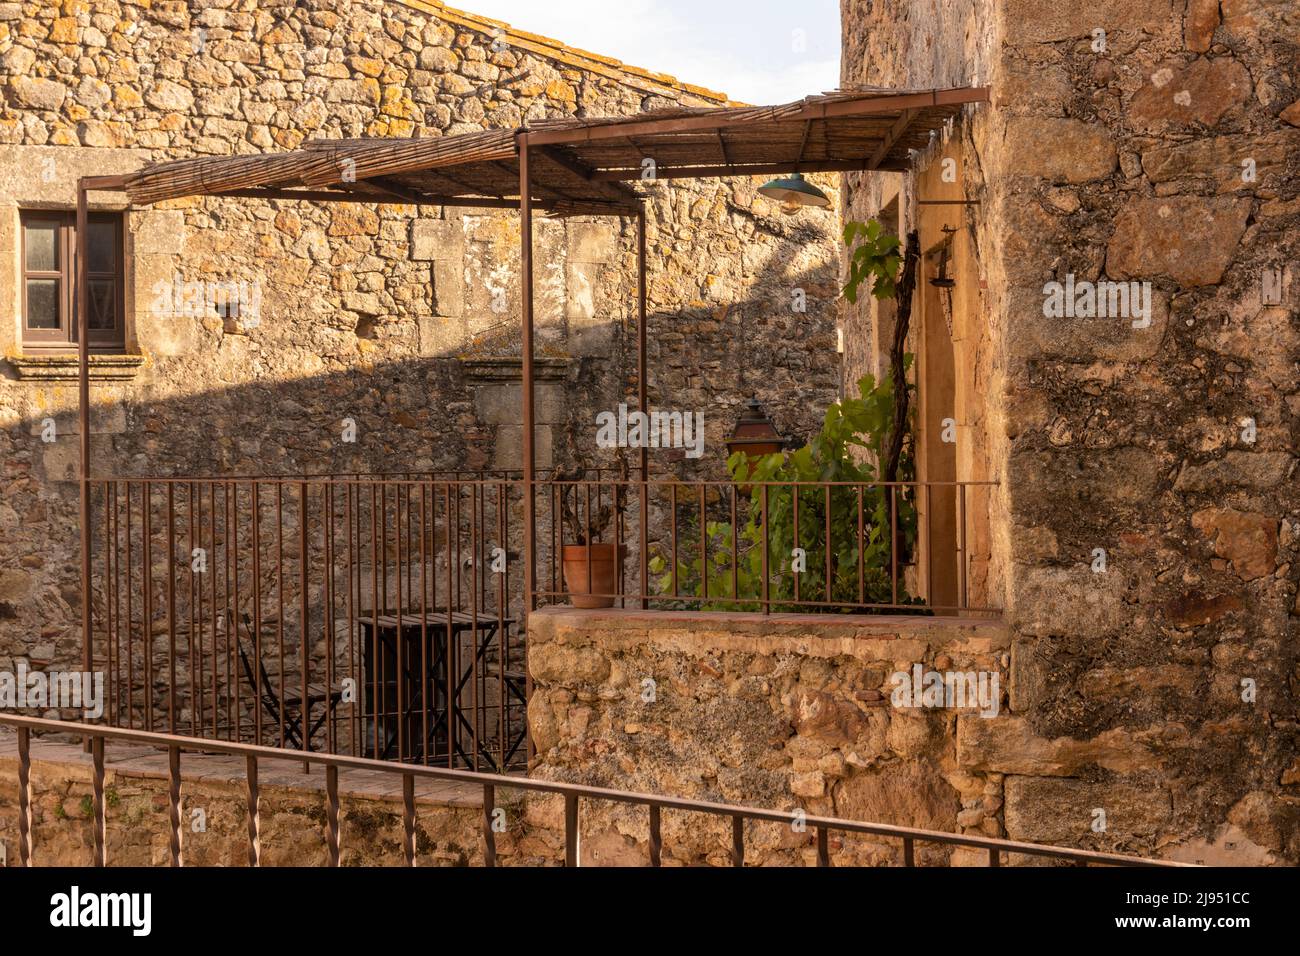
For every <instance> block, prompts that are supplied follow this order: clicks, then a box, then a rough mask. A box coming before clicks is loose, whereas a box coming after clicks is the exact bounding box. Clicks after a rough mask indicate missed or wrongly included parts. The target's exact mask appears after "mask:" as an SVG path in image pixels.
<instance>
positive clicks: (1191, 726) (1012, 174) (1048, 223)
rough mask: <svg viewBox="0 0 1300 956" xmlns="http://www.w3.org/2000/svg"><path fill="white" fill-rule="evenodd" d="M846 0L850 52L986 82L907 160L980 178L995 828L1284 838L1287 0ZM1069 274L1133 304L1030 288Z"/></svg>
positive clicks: (1290, 54)
mask: <svg viewBox="0 0 1300 956" xmlns="http://www.w3.org/2000/svg"><path fill="white" fill-rule="evenodd" d="M842 12H843V24H844V31H845V46H844V50H845V59H844V79H845V81H846V82H869V83H879V84H886V85H890V84H893V85H904V84H910V85H917V86H930V85H945V84H949V83H987V84H989V85H991V87H992V97H993V102H992V103H991V104H990V106H988V107H980V108H975V109H972V110H970V111H968V115H967V116H966V117H965V118H964V119H963V121H962V122H961V123H959V124H957V126H956V128H955V129H954V130H953V131H952V133H951V134H950V135H949V136H948V137H947V138H945V139H943V140H941V141H940V142H937V143H936V145H935V148H934V151H933V154H932V156H931V157H922V160H923V163H922V172H921V173H920V176H921V177H924V176H925V175H926V170H927V169H929V168H930V167H929V166H928V165H927V162H926V161H927V160H933V158H935V157H938V156H942V155H953V156H955V158H957V160H958V170H959V178H958V182H957V183H956V184H955V185H957V186H959V187H960V188H961V190H962V191H963V193H964V194H965V196H966V197H967V198H971V199H976V200H978V201H979V202H980V205H979V206H978V207H973V208H972V209H971V210H970V217H969V219H968V221H967V222H966V223H963V224H961V225H963V226H964V228H966V229H968V230H969V231H970V233H971V235H972V236H974V237H975V238H976V239H977V240H978V256H979V270H980V274H981V278H982V279H983V281H984V283H985V285H986V288H985V289H984V292H983V303H982V310H981V316H980V318H981V321H982V323H983V326H984V331H983V334H984V335H985V336H986V337H987V338H988V347H989V350H990V352H991V354H992V356H993V359H992V365H991V366H990V371H992V373H993V374H992V375H986V376H985V381H986V386H985V388H986V391H987V395H988V399H987V401H988V403H989V405H990V406H991V407H990V410H989V413H988V415H987V416H986V421H987V423H988V427H987V428H986V434H985V436H984V440H985V441H986V443H987V444H986V447H985V448H984V449H982V450H981V452H980V453H981V454H983V455H985V456H986V457H987V458H988V460H989V462H990V463H991V465H990V467H991V472H992V473H993V474H995V475H997V476H999V477H1000V478H1001V480H1002V483H1003V496H1002V503H1001V508H1000V509H998V510H997V511H996V512H995V514H994V516H993V517H994V528H993V531H992V538H993V547H994V550H995V552H997V553H1000V554H1001V555H1002V560H1004V561H1005V563H1006V564H1007V567H1008V571H1007V573H1006V575H1005V577H1004V587H1005V603H1006V606H1007V607H1008V609H1009V610H1008V615H1007V617H1008V623H1009V624H1010V626H1011V629H1012V635H1013V645H1012V650H1011V674H1010V679H1011V683H1010V713H1009V714H1007V715H1005V716H1003V717H1000V718H998V719H997V720H994V721H988V722H983V723H980V724H978V725H974V726H976V727H977V728H978V730H979V734H978V735H977V737H978V739H976V738H971V739H970V740H969V741H967V743H966V744H965V745H964V746H965V747H967V748H969V749H967V751H966V752H967V759H968V762H969V765H970V766H975V767H980V768H983V769H984V770H987V771H999V772H1003V773H1006V774H1007V777H1006V782H1005V800H1006V805H1005V825H1006V830H1007V835H1008V836H1010V837H1012V838H1022V839H1036V840H1037V839H1047V840H1060V841H1062V842H1078V843H1082V844H1086V843H1088V841H1089V840H1092V841H1105V840H1107V839H1108V837H1107V836H1106V835H1105V834H1096V835H1093V834H1092V833H1091V831H1090V830H1088V829H1087V828H1086V823H1087V821H1089V820H1090V819H1092V820H1095V819H1099V816H1098V811H1104V813H1105V817H1106V821H1107V825H1108V826H1109V827H1110V829H1111V830H1112V831H1113V830H1114V829H1115V828H1116V827H1118V826H1120V825H1121V824H1120V823H1119V822H1118V821H1119V820H1121V819H1124V820H1126V821H1128V823H1127V824H1126V825H1127V826H1128V830H1129V833H1130V834H1131V835H1132V839H1133V844H1132V848H1133V849H1135V850H1137V851H1139V852H1144V853H1156V854H1160V855H1167V856H1174V857H1180V858H1188V859H1205V860H1219V861H1237V862H1244V863H1260V862H1290V863H1294V862H1296V861H1297V860H1300V759H1298V757H1297V746H1296V733H1297V728H1298V727H1300V724H1298V723H1297V708H1296V691H1297V682H1298V681H1300V672H1298V671H1297V657H1296V652H1297V631H1298V630H1300V621H1298V620H1297V617H1298V615H1300V604H1298V603H1297V572H1298V569H1300V564H1297V561H1296V557H1297V547H1298V546H1300V534H1298V533H1297V530H1296V529H1297V526H1298V525H1297V523H1298V522H1300V497H1298V496H1297V492H1296V484H1295V481H1294V473H1295V468H1296V459H1295V449H1296V447H1297V443H1296V439H1297V427H1298V424H1300V393H1298V392H1297V390H1296V389H1297V377H1296V374H1295V370H1296V367H1297V366H1296V362H1297V359H1298V358H1300V335H1298V332H1300V328H1298V325H1297V310H1298V309H1300V268H1297V264H1296V263H1297V258H1298V255H1297V253H1298V250H1300V195H1298V193H1297V189H1298V188H1300V187H1298V185H1297V184H1298V183H1300V176H1298V175H1297V173H1300V166H1298V165H1297V164H1298V163H1300V148H1298V147H1300V130H1297V129H1296V126H1297V123H1300V78H1298V77H1297V75H1296V72H1295V64H1296V63H1297V62H1298V61H1300V19H1297V14H1296V11H1295V8H1294V5H1291V4H1285V3H1271V2H1267V0H1241V2H1231V3H1222V4H1216V3H1203V2H1200V0H1188V2H1186V3H1184V2H1183V0H1163V2H1160V3H1155V4H1151V3H1130V2H1126V0H1117V2H1107V3H1102V4H1091V5H1077V4H1076V5H1061V4H1059V3H1047V2H1040V0H990V2H981V3H941V4H938V5H937V14H936V15H934V16H931V8H927V9H926V12H925V15H924V16H922V15H921V14H920V12H919V9H917V8H913V7H912V5H909V4H900V3H887V4H878V3H867V2H857V0H845V2H844V3H843V4H842ZM945 150H949V151H950V152H949V153H945V152H944V151H945ZM892 178H893V177H889V176H868V177H865V178H864V179H862V180H858V179H855V178H853V177H849V178H848V179H847V181H846V201H847V203H848V206H847V209H848V210H850V211H851V214H852V215H855V216H860V215H864V214H867V213H870V212H872V211H874V210H876V209H879V208H881V205H882V203H885V202H888V201H889V199H890V196H891V193H892V192H894V191H900V192H901V193H902V195H903V199H902V205H903V206H904V208H906V207H907V206H908V204H909V203H911V202H912V201H913V200H914V198H915V192H916V190H917V188H918V178H914V177H913V178H906V179H904V181H903V182H902V183H901V186H900V185H898V184H894V185H889V184H888V180H890V179H892ZM932 238H933V237H932ZM924 241H925V237H924V236H923V242H924ZM1070 274H1072V275H1073V277H1074V279H1075V280H1076V281H1078V282H1080V283H1082V282H1085V281H1086V282H1097V281H1106V280H1116V281H1137V282H1149V283H1150V288H1151V310H1150V314H1149V316H1147V317H1145V318H1143V317H1141V316H1137V317H1134V316H1130V315H1120V316H1115V315H1113V314H1112V315H1111V316H1110V317H1088V316H1086V315H1081V316H1079V317H1076V318H1051V317H1047V316H1046V313H1045V312H1044V303H1045V299H1046V297H1047V296H1046V293H1047V292H1048V290H1047V289H1045V284H1047V283H1049V282H1053V281H1056V282H1061V283H1064V282H1065V281H1066V277H1067V275H1070ZM849 321H850V323H851V327H852V328H855V329H856V330H857V331H856V332H855V333H854V334H856V335H858V336H859V337H860V338H865V337H866V336H868V335H869V334H870V331H871V329H872V325H871V317H870V316H865V317H864V316H861V315H859V316H857V317H850V319H849ZM1135 321H1136V322H1137V323H1138V327H1134V322H1135ZM853 322H856V326H854V325H852V323H853ZM857 348H858V349H859V352H860V355H862V356H865V358H861V357H860V358H859V359H858V360H857V361H859V362H860V363H861V362H865V361H869V360H870V357H871V355H872V354H873V352H875V351H876V346H875V345H872V344H865V345H864V344H862V342H859V344H858V346H857ZM850 353H851V350H850ZM851 354H852V353H851ZM959 373H960V374H963V375H966V376H967V377H968V379H969V378H971V377H978V376H980V375H981V371H980V366H978V365H976V366H974V367H968V368H965V369H959ZM846 377H848V376H846ZM995 557H996V555H995ZM1062 739H1069V740H1071V741H1074V742H1075V743H1073V744H1071V746H1070V747H1069V748H1068V753H1062V752H1061V751H1060V748H1059V746H1058V744H1057V743H1056V742H1057V741H1060V740H1062ZM1081 825H1084V826H1085V829H1084V830H1081V829H1080V827H1081ZM1081 832H1084V833H1085V834H1086V838H1084V839H1080V838H1079V837H1078V836H1077V834H1079V833H1081Z"/></svg>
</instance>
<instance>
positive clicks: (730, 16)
mask: <svg viewBox="0 0 1300 956" xmlns="http://www.w3.org/2000/svg"><path fill="white" fill-rule="evenodd" d="M448 5H449V6H453V7H459V8H460V9H462V10H466V11H468V12H470V13H477V14H480V15H481V16H486V17H492V18H493V19H495V20H504V21H505V22H506V23H509V24H510V25H511V26H512V27H517V28H519V29H521V30H527V31H529V32H530V33H540V34H542V35H543V36H547V37H551V38H552V39H555V40H560V41H562V42H563V43H565V44H567V45H569V46H573V47H578V48H579V49H583V50H589V51H591V52H592V53H599V54H601V55H603V56H612V57H615V58H617V59H619V60H622V61H623V62H624V63H627V64H629V65H630V66H639V67H643V68H644V69H647V70H653V71H655V72H657V73H669V74H672V75H673V76H675V77H677V79H679V80H681V81H683V82H686V83H694V84H697V85H699V86H705V87H708V88H709V89H712V90H718V91H720V92H723V93H726V94H727V95H728V96H730V97H731V98H732V99H734V100H739V101H741V102H745V103H753V104H755V105H765V104H769V103H785V102H789V101H790V100H797V99H801V98H802V97H804V96H807V95H808V94H810V93H823V92H825V91H827V90H833V89H835V88H836V87H837V86H839V78H840V15H839V0H783V2H776V0H550V2H542V0H454V2H449V3H448Z"/></svg>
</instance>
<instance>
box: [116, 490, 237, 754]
mask: <svg viewBox="0 0 1300 956" xmlns="http://www.w3.org/2000/svg"><path fill="white" fill-rule="evenodd" d="M125 498H126V726H127V728H128V729H130V730H135V608H134V604H135V601H134V600H133V595H134V593H135V591H134V589H133V588H132V586H131V585H132V578H133V576H134V571H135V562H134V561H133V560H132V559H131V537H132V532H131V482H129V481H128V482H126V488H125ZM214 700H215V699H214ZM213 706H214V707H215V706H216V705H215V703H214V704H213ZM216 735H217V734H216V720H215V718H214V719H213V731H212V736H214V737H215V736H216Z"/></svg>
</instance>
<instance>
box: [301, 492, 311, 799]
mask: <svg viewBox="0 0 1300 956" xmlns="http://www.w3.org/2000/svg"><path fill="white" fill-rule="evenodd" d="M309 509H310V505H309V503H308V499H307V482H305V481H302V482H299V483H298V630H299V644H300V645H301V651H300V653H301V655H302V659H301V662H300V668H301V670H302V675H301V676H302V681H301V683H302V698H301V703H300V704H299V705H298V716H299V718H300V719H301V722H302V749H303V750H311V705H310V703H309V702H308V699H309V691H308V689H307V687H308V682H309V680H310V672H311V642H310V639H309V637H308V630H309V627H310V624H311V620H310V614H311V602H310V598H309V595H308V594H307V584H308V573H307V572H308V567H307V519H308V511H309ZM310 769H311V766H310V765H309V764H307V763H305V762H304V763H303V765H302V771H303V773H307V772H308V771H309V770H310Z"/></svg>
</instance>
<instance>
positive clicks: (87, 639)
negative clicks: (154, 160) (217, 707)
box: [73, 178, 148, 748]
mask: <svg viewBox="0 0 1300 956" xmlns="http://www.w3.org/2000/svg"><path fill="white" fill-rule="evenodd" d="M88 190H89V185H88V183H87V181H86V179H84V178H83V179H79V180H78V181H77V251H76V256H77V262H76V266H77V270H76V274H75V278H74V280H73V281H74V282H75V283H76V286H77V288H76V315H75V316H74V317H73V322H74V323H75V328H76V334H77V423H78V426H79V427H80V428H81V435H80V439H81V502H80V504H81V669H82V670H83V671H84V672H85V673H87V674H88V673H90V669H91V667H92V666H93V664H94V654H93V653H92V643H93V640H94V638H93V636H92V635H91V632H90V628H91V615H90V341H89V340H90V336H89V335H88V334H87V331H86V325H87V323H86V232H87V230H88V228H89V226H88V223H89V213H88V210H87V192H88ZM145 626H146V630H147V628H148V622H146V625H145ZM85 746H86V747H87V748H89V746H90V741H89V740H87V741H85Z"/></svg>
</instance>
